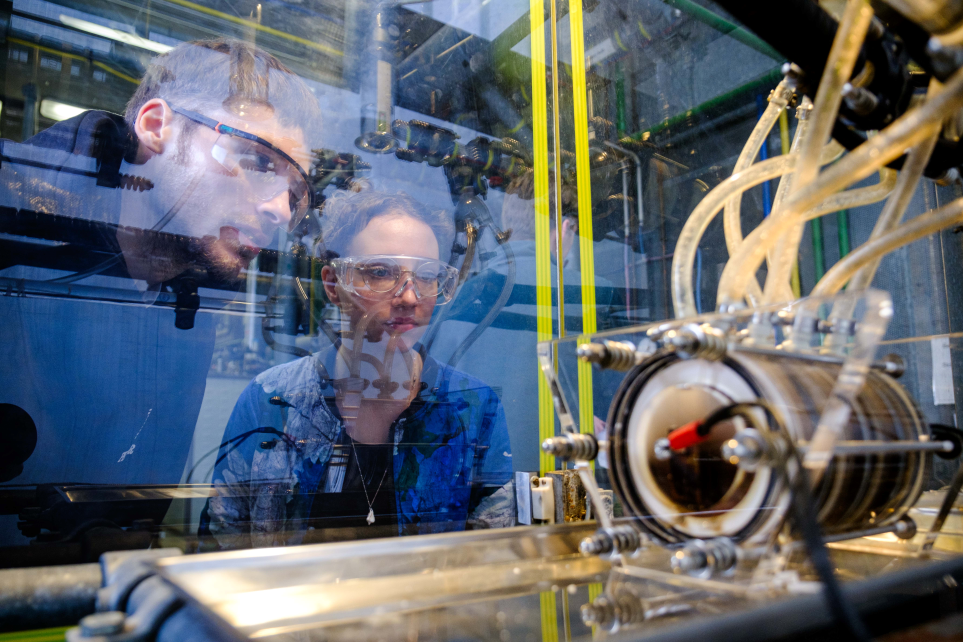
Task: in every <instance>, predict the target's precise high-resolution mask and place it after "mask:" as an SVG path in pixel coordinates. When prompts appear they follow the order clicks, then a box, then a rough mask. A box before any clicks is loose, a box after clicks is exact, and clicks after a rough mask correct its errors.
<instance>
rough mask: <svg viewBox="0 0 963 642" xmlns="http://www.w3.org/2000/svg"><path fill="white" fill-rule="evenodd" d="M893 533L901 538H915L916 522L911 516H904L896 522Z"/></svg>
mask: <svg viewBox="0 0 963 642" xmlns="http://www.w3.org/2000/svg"><path fill="white" fill-rule="evenodd" d="M893 533H894V534H895V535H896V537H898V538H900V539H913V537H914V536H915V535H916V522H914V521H913V520H912V519H910V518H909V517H904V518H903V519H901V520H899V521H898V522H896V526H895V528H893Z"/></svg>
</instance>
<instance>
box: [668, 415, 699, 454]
mask: <svg viewBox="0 0 963 642" xmlns="http://www.w3.org/2000/svg"><path fill="white" fill-rule="evenodd" d="M701 425H702V420H701V419H697V420H695V421H690V422H689V423H687V424H684V425H682V426H680V427H678V428H676V429H675V430H673V431H672V432H670V433H669V448H671V449H672V450H684V449H686V448H689V447H690V446H695V445H697V444H701V443H702V442H704V441H705V440H706V439H708V438H709V436H708V435H700V434H699V427H700V426H701Z"/></svg>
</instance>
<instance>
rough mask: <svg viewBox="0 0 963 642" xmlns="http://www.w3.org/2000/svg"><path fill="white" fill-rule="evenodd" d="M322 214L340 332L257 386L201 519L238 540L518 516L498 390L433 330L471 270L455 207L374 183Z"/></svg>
mask: <svg viewBox="0 0 963 642" xmlns="http://www.w3.org/2000/svg"><path fill="white" fill-rule="evenodd" d="M322 220H323V223H324V238H323V244H320V245H319V247H320V249H321V250H323V252H324V253H325V255H326V257H328V258H329V259H330V260H329V261H328V264H327V265H325V266H324V267H323V268H322V272H321V276H322V281H323V287H324V291H325V293H326V294H327V296H328V298H329V300H330V301H331V303H332V304H333V305H335V306H336V307H337V309H338V311H339V313H340V314H339V316H340V326H339V327H336V328H331V329H330V330H329V333H328V334H329V335H330V336H331V337H333V338H334V339H335V340H334V345H331V346H330V347H329V348H328V349H326V350H322V351H320V352H318V353H317V354H315V355H312V356H310V357H306V358H303V359H300V360H298V361H295V362H291V363H288V364H284V365H281V366H277V367H275V368H272V369H270V370H268V371H266V372H264V373H262V374H261V375H259V376H258V377H257V378H255V380H254V381H253V382H251V384H250V385H249V386H248V388H247V389H246V390H245V392H244V393H243V394H242V395H241V398H240V399H239V400H238V403H237V405H236V406H235V409H234V413H233V414H232V416H231V420H230V422H229V424H228V427H227V430H226V431H225V435H224V443H223V445H222V447H221V449H220V453H219V454H218V460H217V465H216V467H215V471H214V478H213V481H214V484H215V488H216V496H215V497H212V498H211V499H210V501H209V503H208V506H207V507H206V508H205V511H204V514H203V515H202V524H201V534H202V535H205V534H210V535H213V536H214V538H216V540H217V542H218V544H219V545H220V546H221V547H226V548H238V547H245V546H251V545H253V546H274V545H281V544H289V543H303V542H319V541H337V540H346V539H362V538H368V537H386V536H393V535H403V534H415V533H432V532H444V531H452V530H462V529H464V528H466V527H497V526H510V525H513V524H514V512H515V511H514V501H513V497H514V493H513V491H512V487H511V475H512V463H511V462H512V460H511V448H510V445H509V440H508V433H507V429H506V424H505V416H504V412H503V410H502V406H501V402H500V401H499V399H498V396H497V395H496V394H495V393H494V392H493V391H492V389H491V388H489V387H488V386H487V385H485V384H484V383H482V382H481V381H478V380H477V379H474V378H472V377H470V376H468V375H466V374H464V373H461V372H458V371H456V370H454V369H452V368H450V367H448V366H446V365H443V364H439V363H438V362H436V361H435V360H434V359H432V358H431V357H427V356H425V355H424V354H423V350H421V346H420V344H419V340H420V338H421V336H422V335H423V334H424V332H425V330H426V328H427V326H428V324H429V321H430V320H431V317H432V313H433V311H434V309H435V307H436V306H438V305H444V304H446V303H448V302H450V300H451V298H452V296H453V295H454V293H455V288H456V285H457V276H458V274H457V270H455V269H454V268H453V267H451V266H449V265H448V264H447V263H446V262H444V261H443V260H442V255H441V252H442V250H447V249H448V248H450V245H451V238H452V236H453V226H452V222H451V219H450V214H446V213H437V212H430V211H429V210H428V209H427V208H425V207H424V206H423V205H421V204H419V203H418V202H417V201H415V200H414V199H412V198H410V197H408V196H405V195H388V194H384V193H380V192H374V191H368V192H361V193H352V194H346V193H339V194H337V195H336V196H335V197H334V198H332V199H329V201H328V203H327V204H326V207H325V211H324V216H323V218H322ZM446 258H447V257H446Z"/></svg>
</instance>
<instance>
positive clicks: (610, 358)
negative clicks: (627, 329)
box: [577, 341, 641, 372]
mask: <svg viewBox="0 0 963 642" xmlns="http://www.w3.org/2000/svg"><path fill="white" fill-rule="evenodd" d="M577 354H578V357H579V359H581V360H582V361H585V362H588V363H597V364H599V367H600V368H603V369H607V370H616V371H618V372H628V371H629V370H631V369H632V368H634V367H635V366H636V365H638V364H639V362H640V360H641V354H640V353H639V352H637V351H636V349H635V346H634V345H632V344H631V343H628V342H627V341H625V342H623V341H603V342H602V343H584V344H582V345H580V346H579V347H578V350H577Z"/></svg>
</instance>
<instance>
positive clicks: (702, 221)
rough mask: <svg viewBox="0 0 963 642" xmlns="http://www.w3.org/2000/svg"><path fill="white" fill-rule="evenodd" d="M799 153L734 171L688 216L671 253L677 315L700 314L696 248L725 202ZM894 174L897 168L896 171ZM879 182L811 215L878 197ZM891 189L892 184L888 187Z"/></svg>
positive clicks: (831, 149)
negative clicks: (695, 282)
mask: <svg viewBox="0 0 963 642" xmlns="http://www.w3.org/2000/svg"><path fill="white" fill-rule="evenodd" d="M826 152H827V154H826V155H827V157H832V155H834V154H835V153H836V147H835V146H827V148H826ZM796 159H797V157H796V156H795V155H793V154H784V155H782V156H776V157H775V158H770V159H768V160H765V161H762V162H761V163H756V164H755V165H753V166H752V167H750V168H749V169H747V170H745V171H743V172H741V173H740V174H738V175H736V174H734V175H732V176H730V177H729V178H727V179H726V180H724V181H723V182H722V183H720V184H719V185H717V186H716V187H715V188H714V189H713V190H712V191H711V192H709V193H708V194H706V196H705V197H704V198H703V199H702V201H701V202H700V203H699V205H697V206H696V208H695V209H694V210H693V211H692V214H690V215H689V218H688V219H686V222H685V225H684V226H683V228H682V232H681V233H680V234H679V240H678V242H677V243H676V249H675V253H674V255H673V257H672V303H673V306H674V307H675V311H676V312H675V315H676V318H679V319H682V318H685V317H689V316H695V315H696V314H697V308H696V304H695V294H694V292H693V290H692V270H693V266H694V264H695V255H696V250H697V249H698V247H699V240H700V239H701V238H702V235H703V234H705V231H706V229H707V228H708V227H709V223H711V222H712V219H713V217H715V215H716V214H718V212H719V210H720V209H722V207H723V204H724V203H725V202H726V201H727V200H728V199H729V198H730V197H731V196H732V195H733V194H737V193H741V192H744V191H745V190H747V189H749V188H751V187H754V186H756V185H759V184H760V183H762V182H764V181H767V180H770V179H773V178H776V177H778V176H780V175H782V174H785V173H786V172H790V171H792V169H793V167H795V163H796ZM894 174H895V172H894ZM879 189H880V187H879V185H873V186H870V187H864V188H860V189H858V190H852V191H849V192H843V193H841V194H834V195H832V196H831V197H830V198H829V199H827V201H826V202H825V203H820V204H819V205H818V206H817V208H816V209H814V210H813V211H812V212H807V214H808V215H810V216H811V217H812V218H815V217H818V216H822V215H824V214H827V213H830V212H835V211H837V210H839V209H842V208H845V207H853V205H851V203H853V202H860V201H861V200H865V199H875V200H879V198H881V197H880V196H878V194H877V192H878V190H879ZM890 189H892V185H890V186H889V187H888V189H887V191H889V190H890Z"/></svg>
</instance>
